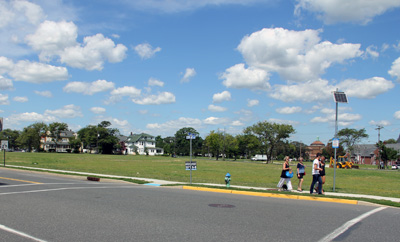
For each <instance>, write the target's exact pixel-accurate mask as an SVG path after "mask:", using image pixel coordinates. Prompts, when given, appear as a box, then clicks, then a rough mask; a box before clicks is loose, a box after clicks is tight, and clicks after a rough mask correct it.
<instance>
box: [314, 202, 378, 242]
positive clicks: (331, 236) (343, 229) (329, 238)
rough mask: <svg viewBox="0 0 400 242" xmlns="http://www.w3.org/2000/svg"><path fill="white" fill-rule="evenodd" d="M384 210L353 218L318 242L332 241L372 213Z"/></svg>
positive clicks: (375, 211)
mask: <svg viewBox="0 0 400 242" xmlns="http://www.w3.org/2000/svg"><path fill="white" fill-rule="evenodd" d="M384 209H386V207H379V208H375V209H374V210H371V211H369V212H366V213H364V214H362V215H360V216H358V217H357V218H354V219H352V220H350V221H348V222H347V223H345V224H343V225H342V226H340V227H339V228H337V229H336V230H335V231H333V232H332V233H330V234H328V235H327V236H325V237H324V238H322V239H321V240H320V241H319V242H329V241H332V240H334V239H335V238H336V237H338V236H339V235H341V234H343V233H344V232H346V231H347V230H348V229H350V227H351V226H353V225H355V224H356V223H359V222H361V221H362V220H363V219H365V218H367V217H368V216H370V215H372V214H374V213H377V212H379V211H382V210H384Z"/></svg>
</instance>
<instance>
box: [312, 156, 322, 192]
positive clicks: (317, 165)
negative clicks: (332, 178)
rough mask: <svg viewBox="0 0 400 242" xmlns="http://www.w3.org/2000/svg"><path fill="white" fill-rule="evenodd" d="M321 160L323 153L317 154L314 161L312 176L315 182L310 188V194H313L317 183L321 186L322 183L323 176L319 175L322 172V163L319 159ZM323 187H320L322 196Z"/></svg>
mask: <svg viewBox="0 0 400 242" xmlns="http://www.w3.org/2000/svg"><path fill="white" fill-rule="evenodd" d="M320 158H321V153H317V157H315V160H314V161H313V166H312V176H313V180H312V183H311V186H310V194H313V191H314V185H315V183H317V182H319V183H320V184H321V183H322V180H321V176H320V175H319V172H320V171H321V170H322V169H321V168H320V163H319V159H320ZM321 189H322V186H319V187H318V194H322V191H321Z"/></svg>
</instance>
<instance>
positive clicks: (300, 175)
mask: <svg viewBox="0 0 400 242" xmlns="http://www.w3.org/2000/svg"><path fill="white" fill-rule="evenodd" d="M305 175H306V166H305V165H304V164H303V157H300V158H299V163H297V178H298V179H299V185H298V186H297V191H299V192H302V191H303V189H302V185H303V181H304V178H303V177H304V176H305Z"/></svg>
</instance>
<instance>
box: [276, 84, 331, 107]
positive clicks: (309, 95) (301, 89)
mask: <svg viewBox="0 0 400 242" xmlns="http://www.w3.org/2000/svg"><path fill="white" fill-rule="evenodd" d="M334 90H336V89H335V87H334V86H332V85H329V83H328V81H327V80H322V79H320V80H317V81H308V82H304V83H300V84H293V85H275V86H274V88H273V90H272V91H271V92H270V93H269V96H270V97H272V98H275V99H278V100H281V101H284V102H294V101H302V102H306V103H309V102H317V101H326V100H328V99H329V98H332V93H331V92H332V91H334Z"/></svg>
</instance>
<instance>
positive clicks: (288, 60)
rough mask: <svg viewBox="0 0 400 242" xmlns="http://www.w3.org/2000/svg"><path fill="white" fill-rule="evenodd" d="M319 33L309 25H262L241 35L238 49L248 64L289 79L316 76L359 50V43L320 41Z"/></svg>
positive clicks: (305, 79)
mask: <svg viewBox="0 0 400 242" xmlns="http://www.w3.org/2000/svg"><path fill="white" fill-rule="evenodd" d="M319 33H320V31H319V30H312V29H307V30H304V31H294V30H287V29H283V28H265V29H262V30H260V31H257V32H254V33H252V34H251V35H249V36H245V37H244V38H243V39H242V41H241V43H240V44H239V46H238V50H239V51H240V53H242V55H243V57H244V58H245V60H246V63H247V65H248V66H249V67H250V68H253V69H262V70H264V71H267V72H277V73H278V74H279V75H280V76H281V78H283V79H285V80H291V81H309V80H315V79H318V78H319V77H320V75H322V74H324V73H325V71H326V69H327V68H328V67H330V66H331V65H332V64H333V63H343V62H344V61H345V60H348V59H352V58H355V57H359V56H361V55H362V53H363V52H362V51H361V50H360V44H349V43H343V44H333V43H331V42H329V41H324V42H321V41H320V37H319ZM242 68H243V67H242Z"/></svg>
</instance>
